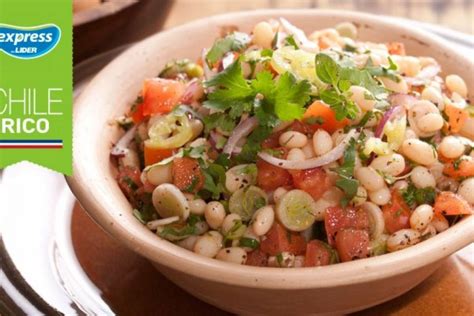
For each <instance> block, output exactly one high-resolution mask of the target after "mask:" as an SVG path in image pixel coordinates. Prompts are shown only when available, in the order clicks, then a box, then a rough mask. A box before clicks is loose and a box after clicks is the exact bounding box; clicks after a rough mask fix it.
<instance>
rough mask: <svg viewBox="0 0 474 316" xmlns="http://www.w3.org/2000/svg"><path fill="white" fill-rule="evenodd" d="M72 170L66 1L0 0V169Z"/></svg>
mask: <svg viewBox="0 0 474 316" xmlns="http://www.w3.org/2000/svg"><path fill="white" fill-rule="evenodd" d="M23 160H27V161H31V162H33V163H36V164H39V165H42V166H45V167H47V168H50V169H53V170H56V171H58V172H61V173H65V174H67V175H70V174H71V173H72V3H71V1H70V0H0V168H4V167H6V166H8V165H10V164H13V163H16V162H20V161H23Z"/></svg>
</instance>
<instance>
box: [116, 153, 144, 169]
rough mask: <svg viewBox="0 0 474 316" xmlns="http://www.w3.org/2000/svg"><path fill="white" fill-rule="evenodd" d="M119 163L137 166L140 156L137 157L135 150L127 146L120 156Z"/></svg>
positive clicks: (138, 165)
mask: <svg viewBox="0 0 474 316" xmlns="http://www.w3.org/2000/svg"><path fill="white" fill-rule="evenodd" d="M120 163H121V165H122V166H128V167H132V168H139V167H140V158H138V153H137V151H136V150H133V149H131V148H129V149H128V151H126V152H125V155H124V156H123V157H120Z"/></svg>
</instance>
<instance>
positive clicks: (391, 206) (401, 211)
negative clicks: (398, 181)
mask: <svg viewBox="0 0 474 316" xmlns="http://www.w3.org/2000/svg"><path fill="white" fill-rule="evenodd" d="M382 213H383V219H384V221H385V229H386V230H387V231H388V232H389V233H390V234H393V233H394V232H396V231H398V230H400V229H403V228H410V215H411V212H410V208H409V207H408V205H407V204H406V203H405V201H404V200H403V197H402V196H401V194H400V192H399V191H398V190H392V199H391V200H390V202H389V203H388V204H385V205H384V206H382Z"/></svg>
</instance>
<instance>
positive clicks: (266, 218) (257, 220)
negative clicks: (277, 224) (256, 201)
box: [252, 205, 275, 236]
mask: <svg viewBox="0 0 474 316" xmlns="http://www.w3.org/2000/svg"><path fill="white" fill-rule="evenodd" d="M274 221H275V211H274V210H273V207H272V206H270V205H267V206H264V207H262V208H260V209H258V210H257V211H256V212H255V214H254V216H253V221H252V230H253V232H254V233H255V235H257V236H263V235H265V234H266V233H267V232H268V231H269V230H270V228H271V227H272V225H273V222H274Z"/></svg>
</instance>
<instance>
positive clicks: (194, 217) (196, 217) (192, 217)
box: [187, 214, 204, 226]
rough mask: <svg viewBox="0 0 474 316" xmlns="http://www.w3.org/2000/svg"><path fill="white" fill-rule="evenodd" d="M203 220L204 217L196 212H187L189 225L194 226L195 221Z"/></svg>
mask: <svg viewBox="0 0 474 316" xmlns="http://www.w3.org/2000/svg"><path fill="white" fill-rule="evenodd" d="M202 221H204V219H203V218H202V217H201V216H199V215H196V214H189V217H188V220H187V223H188V225H190V226H196V224H197V223H199V222H202Z"/></svg>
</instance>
